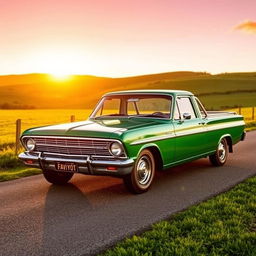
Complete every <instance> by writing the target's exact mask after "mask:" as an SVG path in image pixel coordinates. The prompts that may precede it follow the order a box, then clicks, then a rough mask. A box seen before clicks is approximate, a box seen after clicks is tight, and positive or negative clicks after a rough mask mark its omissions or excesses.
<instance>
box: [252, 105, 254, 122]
mask: <svg viewBox="0 0 256 256" xmlns="http://www.w3.org/2000/svg"><path fill="white" fill-rule="evenodd" d="M252 120H254V107H252Z"/></svg>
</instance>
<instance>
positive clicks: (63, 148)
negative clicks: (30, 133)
mask: <svg viewBox="0 0 256 256" xmlns="http://www.w3.org/2000/svg"><path fill="white" fill-rule="evenodd" d="M32 138H33V139H34V140H35V142H36V148H35V150H36V151H39V152H49V153H58V154H68V155H95V156H112V155H111V153H110V152H109V145H110V144H111V143H112V141H110V140H101V139H81V138H60V137H57V138H56V137H32Z"/></svg>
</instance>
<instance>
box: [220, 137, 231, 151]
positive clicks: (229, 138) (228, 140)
mask: <svg viewBox="0 0 256 256" xmlns="http://www.w3.org/2000/svg"><path fill="white" fill-rule="evenodd" d="M222 139H226V140H227V143H228V151H229V152H230V153H233V142H232V136H231V134H224V135H222V136H221V137H220V139H219V142H218V144H219V143H220V142H221V140H222Z"/></svg>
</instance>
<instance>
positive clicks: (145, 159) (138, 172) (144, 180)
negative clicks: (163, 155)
mask: <svg viewBox="0 0 256 256" xmlns="http://www.w3.org/2000/svg"><path fill="white" fill-rule="evenodd" d="M154 176H155V160H154V156H153V154H152V153H151V151H149V150H147V149H145V150H143V151H142V152H141V153H140V155H139V157H138V159H137V160H136V162H135V165H134V168H133V170H132V172H131V173H130V174H129V175H127V176H125V177H124V178H123V181H124V185H125V186H126V188H127V189H128V190H129V191H130V192H132V193H134V194H141V193H144V192H146V191H148V189H149V188H150V186H151V184H152V181H153V179H154Z"/></svg>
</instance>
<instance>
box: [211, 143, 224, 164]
mask: <svg viewBox="0 0 256 256" xmlns="http://www.w3.org/2000/svg"><path fill="white" fill-rule="evenodd" d="M227 157H228V143H227V140H226V139H225V138H223V139H222V140H221V141H220V143H219V145H218V147H217V150H216V152H215V153H214V154H213V155H211V156H209V159H210V162H211V163H212V165H214V166H222V165H224V164H225V163H226V161H227Z"/></svg>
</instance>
